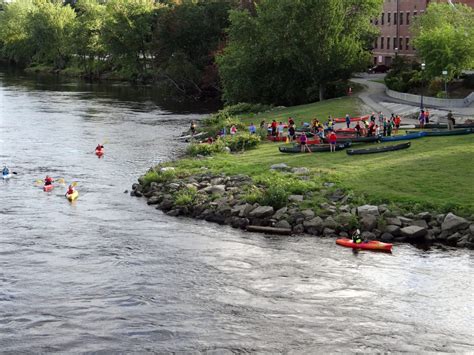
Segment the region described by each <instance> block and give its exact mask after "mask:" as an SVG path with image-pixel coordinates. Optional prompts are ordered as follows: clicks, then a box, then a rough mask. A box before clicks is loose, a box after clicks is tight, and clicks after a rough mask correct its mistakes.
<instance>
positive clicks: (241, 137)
mask: <svg viewBox="0 0 474 355" xmlns="http://www.w3.org/2000/svg"><path fill="white" fill-rule="evenodd" d="M224 141H225V144H226V146H228V147H229V148H230V150H231V151H232V152H237V151H241V150H246V149H252V148H255V147H256V146H257V145H258V144H259V143H260V136H259V135H256V134H249V133H241V134H237V135H235V136H234V137H232V136H226V137H225V140H224Z"/></svg>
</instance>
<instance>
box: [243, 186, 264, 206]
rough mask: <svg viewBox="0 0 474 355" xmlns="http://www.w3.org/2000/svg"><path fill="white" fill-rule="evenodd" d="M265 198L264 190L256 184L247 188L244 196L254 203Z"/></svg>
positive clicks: (246, 199) (244, 198) (247, 200)
mask: <svg viewBox="0 0 474 355" xmlns="http://www.w3.org/2000/svg"><path fill="white" fill-rule="evenodd" d="M262 198H263V191H262V190H261V189H259V188H258V187H256V186H253V185H252V186H251V187H249V188H247V190H246V191H245V194H244V196H243V200H244V201H245V202H247V203H250V204H254V203H260V202H261V201H262Z"/></svg>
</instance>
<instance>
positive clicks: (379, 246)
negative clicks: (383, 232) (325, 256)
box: [336, 238, 392, 251]
mask: <svg viewBox="0 0 474 355" xmlns="http://www.w3.org/2000/svg"><path fill="white" fill-rule="evenodd" d="M336 244H339V245H342V246H343V247H348V248H353V249H364V250H377V251H392V244H390V243H382V242H379V241H377V240H370V241H368V242H362V243H354V242H353V241H352V239H347V238H342V239H337V240H336Z"/></svg>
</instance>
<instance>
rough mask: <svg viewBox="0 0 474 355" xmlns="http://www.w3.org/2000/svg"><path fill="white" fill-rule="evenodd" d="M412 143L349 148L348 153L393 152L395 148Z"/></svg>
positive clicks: (403, 147)
mask: <svg viewBox="0 0 474 355" xmlns="http://www.w3.org/2000/svg"><path fill="white" fill-rule="evenodd" d="M410 145H411V143H410V142H406V143H401V144H396V145H381V146H378V147H373V148H365V149H348V150H346V153H347V154H349V155H361V154H375V153H384V152H392V151H395V150H400V149H406V148H409V147H410Z"/></svg>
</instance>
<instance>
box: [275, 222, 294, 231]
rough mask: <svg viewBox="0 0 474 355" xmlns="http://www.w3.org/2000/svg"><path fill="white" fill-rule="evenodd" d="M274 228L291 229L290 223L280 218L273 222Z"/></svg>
mask: <svg viewBox="0 0 474 355" xmlns="http://www.w3.org/2000/svg"><path fill="white" fill-rule="evenodd" d="M275 228H284V229H291V225H290V224H289V223H288V221H285V220H282V221H278V222H277V223H275Z"/></svg>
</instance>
